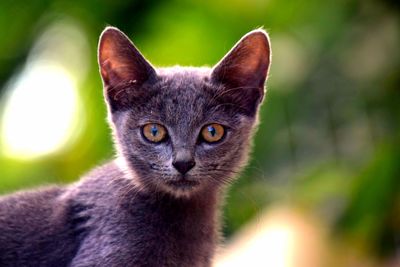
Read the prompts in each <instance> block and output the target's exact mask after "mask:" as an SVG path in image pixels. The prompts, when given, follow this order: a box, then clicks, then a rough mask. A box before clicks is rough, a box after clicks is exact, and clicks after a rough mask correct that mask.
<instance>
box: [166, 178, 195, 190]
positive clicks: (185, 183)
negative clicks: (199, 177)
mask: <svg viewBox="0 0 400 267" xmlns="http://www.w3.org/2000/svg"><path fill="white" fill-rule="evenodd" d="M166 183H167V185H168V186H170V187H172V188H175V189H180V190H182V189H183V190H190V189H192V188H194V187H197V186H198V185H200V182H199V181H193V180H188V179H186V178H185V177H182V178H180V179H177V180H171V181H167V182H166Z"/></svg>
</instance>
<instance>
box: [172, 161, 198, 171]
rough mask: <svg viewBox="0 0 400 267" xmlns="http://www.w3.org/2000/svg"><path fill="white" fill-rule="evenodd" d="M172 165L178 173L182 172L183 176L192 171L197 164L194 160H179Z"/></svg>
mask: <svg viewBox="0 0 400 267" xmlns="http://www.w3.org/2000/svg"><path fill="white" fill-rule="evenodd" d="M172 165H173V166H174V167H175V169H176V170H177V171H178V172H180V173H181V174H185V173H187V172H188V171H190V169H192V168H193V167H194V165H196V162H195V161H194V160H193V159H189V160H177V161H174V162H172Z"/></svg>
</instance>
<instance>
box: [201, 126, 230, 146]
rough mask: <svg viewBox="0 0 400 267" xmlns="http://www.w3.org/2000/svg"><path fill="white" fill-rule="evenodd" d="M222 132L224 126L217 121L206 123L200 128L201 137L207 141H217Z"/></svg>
mask: <svg viewBox="0 0 400 267" xmlns="http://www.w3.org/2000/svg"><path fill="white" fill-rule="evenodd" d="M224 134H225V129H224V126H222V125H220V124H217V123H211V124H208V125H206V126H204V127H203V129H202V130H201V137H202V138H203V139H204V140H205V141H206V142H208V143H214V142H218V141H219V140H221V139H222V137H224Z"/></svg>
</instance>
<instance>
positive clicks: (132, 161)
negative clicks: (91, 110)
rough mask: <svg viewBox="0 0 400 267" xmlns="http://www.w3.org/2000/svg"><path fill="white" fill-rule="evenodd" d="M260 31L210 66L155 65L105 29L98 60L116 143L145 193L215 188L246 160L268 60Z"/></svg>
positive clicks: (180, 193) (117, 33)
mask: <svg viewBox="0 0 400 267" xmlns="http://www.w3.org/2000/svg"><path fill="white" fill-rule="evenodd" d="M270 55H271V53H270V44H269V39H268V36H267V34H266V32H265V31H263V30H255V31H252V32H250V33H248V34H246V35H245V36H244V37H243V38H242V39H241V40H240V41H239V42H238V43H237V44H236V45H235V46H234V47H233V48H232V50H231V51H229V52H228V54H227V55H226V56H225V57H224V58H223V59H222V60H221V61H220V62H219V63H218V64H216V66H215V67H213V68H193V67H172V68H159V69H155V68H154V67H152V66H151V64H150V63H149V62H148V61H147V60H146V59H145V58H144V57H143V56H142V55H141V54H140V52H139V51H138V50H137V49H136V47H135V46H134V45H133V44H132V43H131V41H130V40H129V39H128V37H127V36H126V35H124V34H123V33H122V32H121V31H119V30H118V29H116V28H112V27H108V28H106V29H105V30H104V32H103V33H102V35H101V37H100V43H99V54H98V56H99V65H100V73H101V76H102V79H103V85H104V95H105V99H106V102H107V106H108V112H109V119H110V123H111V126H112V128H113V133H114V138H115V143H116V148H117V151H118V152H119V155H120V157H121V158H122V159H123V160H124V161H125V163H126V165H127V166H128V167H127V169H128V172H130V173H131V174H132V177H133V178H134V182H135V183H136V184H137V185H138V186H139V187H140V188H142V189H143V190H152V191H161V192H168V193H172V194H173V195H175V196H190V195H191V194H192V193H194V192H199V191H201V190H213V189H216V188H220V187H221V185H223V184H226V183H227V182H229V181H230V180H231V179H233V178H234V177H235V176H236V174H237V173H238V172H239V171H240V170H241V168H242V167H243V166H244V165H245V164H246V162H247V155H248V150H249V149H248V147H249V145H250V142H251V137H252V133H253V131H254V128H255V126H256V124H257V113H258V109H259V105H260V103H261V102H262V100H263V98H264V83H265V80H266V77H267V73H268V69H269V65H270Z"/></svg>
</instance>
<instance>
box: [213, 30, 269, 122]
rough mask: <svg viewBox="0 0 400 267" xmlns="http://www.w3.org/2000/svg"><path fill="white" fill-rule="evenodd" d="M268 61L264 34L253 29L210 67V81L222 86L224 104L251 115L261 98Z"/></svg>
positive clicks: (262, 31) (267, 48)
mask: <svg viewBox="0 0 400 267" xmlns="http://www.w3.org/2000/svg"><path fill="white" fill-rule="evenodd" d="M270 62H271V48H270V42H269V38H268V35H267V33H266V32H265V31H264V30H254V31H251V32H249V33H248V34H246V35H245V36H243V37H242V39H240V41H239V42H237V44H236V45H235V46H234V47H233V48H232V49H231V51H229V52H228V54H226V55H225V57H224V58H223V59H222V60H221V61H220V62H219V63H218V64H217V65H216V66H215V67H214V68H213V71H212V73H211V80H212V81H213V82H215V83H218V84H222V86H223V89H222V90H224V92H221V93H219V94H220V95H221V96H225V100H224V101H229V102H232V104H234V105H236V106H238V107H241V108H242V109H243V110H245V111H246V112H248V113H249V114H254V113H255V111H256V110H257V107H258V105H259V104H260V103H261V101H262V99H263V97H264V83H265V80H266V78H267V74H268V70H269V66H270Z"/></svg>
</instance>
